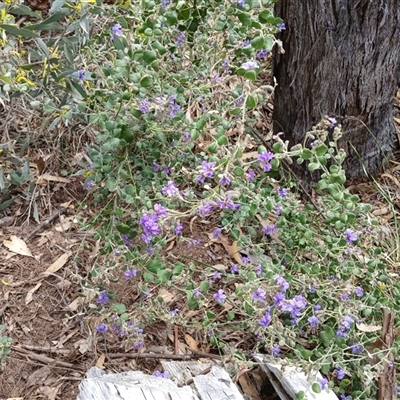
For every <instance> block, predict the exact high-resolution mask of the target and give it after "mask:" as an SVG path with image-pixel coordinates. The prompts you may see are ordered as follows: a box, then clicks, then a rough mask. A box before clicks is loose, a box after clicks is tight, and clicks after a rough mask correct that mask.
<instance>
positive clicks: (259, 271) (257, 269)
mask: <svg viewBox="0 0 400 400" xmlns="http://www.w3.org/2000/svg"><path fill="white" fill-rule="evenodd" d="M261 274H262V265H261V264H257V265H256V275H257V276H260V275H261Z"/></svg>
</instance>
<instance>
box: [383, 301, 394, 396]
mask: <svg viewBox="0 0 400 400" xmlns="http://www.w3.org/2000/svg"><path fill="white" fill-rule="evenodd" d="M382 313H383V328H382V344H383V346H382V347H384V349H385V350H387V351H388V352H389V354H388V358H387V360H386V361H384V364H383V365H384V367H383V372H382V373H381V375H380V376H379V400H396V399H397V391H396V386H397V383H396V368H395V367H394V366H393V362H394V356H393V353H392V352H391V351H390V349H391V348H392V347H393V342H394V340H395V337H394V330H393V328H394V311H393V310H390V311H389V310H387V309H382Z"/></svg>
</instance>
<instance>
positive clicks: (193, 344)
mask: <svg viewBox="0 0 400 400" xmlns="http://www.w3.org/2000/svg"><path fill="white" fill-rule="evenodd" d="M184 338H185V342H186V344H187V345H188V347H189V349H191V350H195V351H199V346H198V343H197V342H196V340H195V339H193V338H192V337H191V336H190V335H188V334H187V333H185V336H184Z"/></svg>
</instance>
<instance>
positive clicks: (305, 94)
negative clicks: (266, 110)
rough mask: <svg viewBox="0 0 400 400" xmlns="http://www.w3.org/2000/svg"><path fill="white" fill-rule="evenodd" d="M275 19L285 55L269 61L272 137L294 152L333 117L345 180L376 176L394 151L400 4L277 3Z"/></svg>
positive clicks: (388, 0) (386, 0) (344, 0)
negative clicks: (282, 26)
mask: <svg viewBox="0 0 400 400" xmlns="http://www.w3.org/2000/svg"><path fill="white" fill-rule="evenodd" d="M275 15H276V16H277V17H281V18H282V19H283V20H284V21H285V23H286V30H284V31H282V32H281V33H280V34H279V35H278V36H279V39H281V40H282V41H283V47H284V49H285V53H284V54H278V51H276V54H275V57H274V76H275V78H276V80H277V83H278V86H277V88H276V92H275V99H274V115H273V119H274V132H275V133H277V132H281V131H283V132H284V134H285V138H286V139H288V140H289V142H290V144H291V145H294V144H297V143H302V142H303V139H304V135H305V132H306V131H309V130H310V128H311V127H312V126H314V125H316V124H317V123H318V122H319V121H320V120H321V119H322V118H323V117H324V115H328V116H330V117H336V118H337V120H338V122H340V123H341V124H342V126H343V132H344V135H343V138H342V139H341V142H340V147H342V148H343V149H344V150H345V151H346V153H347V158H346V161H345V164H344V167H345V169H346V175H347V177H348V181H350V182H353V183H354V182H358V181H361V180H365V178H366V176H365V172H364V168H365V170H366V172H367V173H368V174H369V175H371V176H376V175H377V174H378V173H379V172H380V170H381V168H382V166H383V164H384V163H385V161H386V160H387V157H390V155H391V154H392V152H393V150H394V149H395V148H396V147H397V146H398V144H397V137H396V130H395V127H394V124H393V111H392V110H393V98H394V95H395V92H396V90H397V87H398V83H399V80H400V35H399V32H400V3H399V0H329V1H328V0H279V1H278V3H276V5H275ZM360 159H361V160H360ZM363 166H364V168H363ZM296 169H297V172H298V173H300V175H301V177H302V178H306V179H312V177H311V176H310V174H309V173H308V172H307V170H306V168H305V167H304V166H303V165H301V166H299V168H296ZM314 178H315V177H314Z"/></svg>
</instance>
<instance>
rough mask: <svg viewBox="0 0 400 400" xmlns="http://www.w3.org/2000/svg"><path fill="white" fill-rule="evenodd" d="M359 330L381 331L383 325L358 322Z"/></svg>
mask: <svg viewBox="0 0 400 400" xmlns="http://www.w3.org/2000/svg"><path fill="white" fill-rule="evenodd" d="M356 325H357V328H358V330H360V331H361V332H377V331H381V330H382V326H380V325H377V326H374V325H367V324H358V323H357V324H356Z"/></svg>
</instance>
